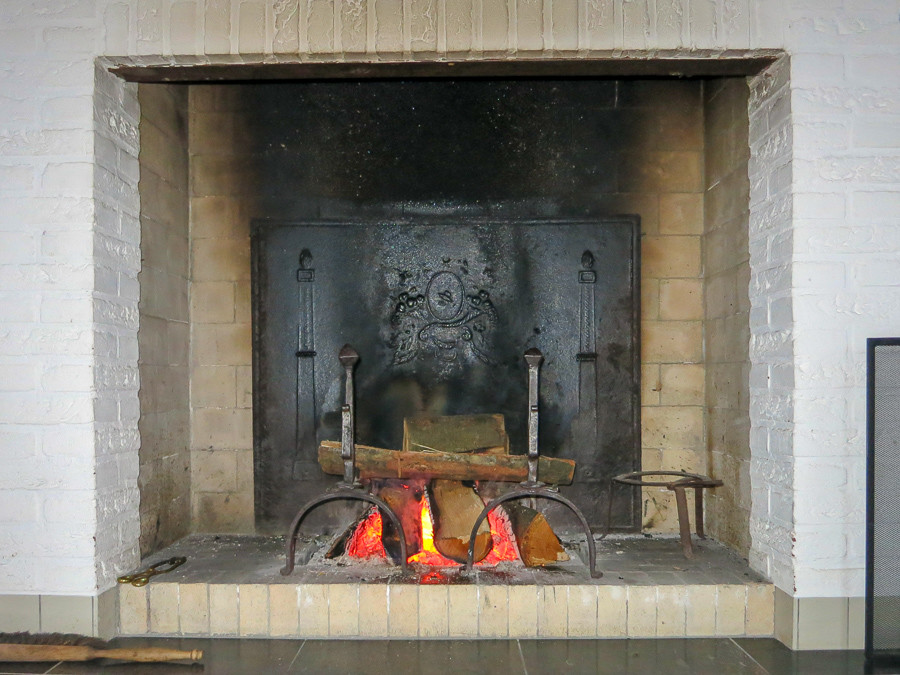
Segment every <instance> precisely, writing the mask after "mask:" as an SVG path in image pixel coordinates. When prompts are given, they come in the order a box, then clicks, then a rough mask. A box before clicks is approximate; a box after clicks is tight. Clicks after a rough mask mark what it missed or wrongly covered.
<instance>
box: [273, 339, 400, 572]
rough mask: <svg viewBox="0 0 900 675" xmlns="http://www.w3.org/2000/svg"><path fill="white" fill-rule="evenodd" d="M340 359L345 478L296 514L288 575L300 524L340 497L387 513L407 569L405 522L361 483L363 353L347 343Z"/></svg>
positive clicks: (288, 548) (290, 537)
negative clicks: (356, 392)
mask: <svg viewBox="0 0 900 675" xmlns="http://www.w3.org/2000/svg"><path fill="white" fill-rule="evenodd" d="M338 360H339V361H340V362H341V365H342V366H343V367H344V405H343V406H341V459H343V460H344V480H342V481H341V482H340V483H338V484H337V485H336V486H335V487H333V488H332V489H330V490H328V491H327V492H325V493H324V494H321V495H319V496H318V497H316V498H315V499H312V500H310V501H309V502H307V503H306V504H305V505H304V506H303V508H302V509H300V510H299V511H298V512H297V515H296V516H294V520H293V522H291V527H290V529H289V530H288V536H287V543H286V550H285V558H286V561H285V565H284V568H283V569H282V570H281V574H282V575H284V576H287V575H289V574H290V573H291V572H293V571H294V557H295V553H296V552H297V530H298V529H299V528H300V523H301V522H302V521H303V519H304V518H305V517H306V514H307V513H309V512H310V511H312V510H313V509H314V508H315V507H317V506H319V505H320V504H324V503H325V502H332V501H336V500H339V499H355V500H357V501H361V502H369V503H370V504H374V505H375V506H376V507H378V509H379V510H380V511H381V512H382V513H383V514H385V515H386V516H387V517H388V518H389V519H390V521H391V523H392V524H393V525H394V527H396V528H397V532H399V534H400V558H401V562H400V565H401V567H402V568H403V569H404V571H405V570H406V567H407V564H406V533H405V532H404V531H403V525H402V524H401V523H400V519H399V518H398V517H397V514H396V513H394V511H393V510H392V509H391V507H390V506H388V505H387V504H386V503H385V502H384V501H382V500H381V499H379V498H378V497H376V496H374V495H371V494H369V493H368V492H366V490H365V488H363V485H362V483H360V482H359V478H358V474H357V471H356V431H355V425H354V403H353V368H354V366H356V363H357V361H359V354H358V353H357V352H356V350H355V349H353V347H351V346H350V345H344V346H343V347H342V348H341V351H340V352H339V353H338Z"/></svg>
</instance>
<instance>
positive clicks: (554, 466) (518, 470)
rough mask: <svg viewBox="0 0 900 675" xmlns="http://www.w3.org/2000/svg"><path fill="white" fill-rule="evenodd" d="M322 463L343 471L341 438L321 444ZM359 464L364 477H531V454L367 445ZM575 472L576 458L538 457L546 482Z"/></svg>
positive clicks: (565, 479) (559, 481)
mask: <svg viewBox="0 0 900 675" xmlns="http://www.w3.org/2000/svg"><path fill="white" fill-rule="evenodd" d="M319 466H321V467H322V470H323V471H324V472H325V473H327V474H331V475H335V476H340V475H341V474H343V472H344V463H343V460H341V443H340V441H322V442H321V443H320V444H319ZM356 468H357V469H358V470H359V477H360V478H361V479H363V480H367V479H371V478H442V479H447V480H490V481H504V482H508V483H518V482H520V481H523V480H525V479H526V478H528V458H527V457H525V456H524V455H494V454H479V453H451V452H403V451H402V450H386V449H384V448H373V447H370V446H367V445H357V446H356ZM574 475H575V460H573V459H559V458H557V457H547V456H541V458H540V459H539V460H538V480H541V481H543V482H544V483H548V484H550V485H570V484H571V483H572V479H573V477H574Z"/></svg>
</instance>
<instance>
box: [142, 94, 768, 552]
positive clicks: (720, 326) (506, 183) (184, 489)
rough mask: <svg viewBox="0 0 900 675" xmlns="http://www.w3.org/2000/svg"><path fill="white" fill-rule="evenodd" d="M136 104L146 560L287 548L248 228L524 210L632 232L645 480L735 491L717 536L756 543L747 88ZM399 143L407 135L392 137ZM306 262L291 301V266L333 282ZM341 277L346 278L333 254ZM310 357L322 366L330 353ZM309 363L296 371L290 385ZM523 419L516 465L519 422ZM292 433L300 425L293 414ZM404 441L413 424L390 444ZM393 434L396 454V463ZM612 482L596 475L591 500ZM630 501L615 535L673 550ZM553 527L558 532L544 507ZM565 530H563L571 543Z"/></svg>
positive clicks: (650, 503) (299, 258)
mask: <svg viewBox="0 0 900 675" xmlns="http://www.w3.org/2000/svg"><path fill="white" fill-rule="evenodd" d="M413 92H415V93H413ZM420 94H421V98H418V97H419V95H420ZM426 94H427V95H426ZM140 95H141V104H142V125H141V138H142V151H141V162H142V178H141V193H142V227H143V237H144V245H143V254H144V271H143V272H142V280H141V287H142V308H141V310H142V318H141V369H142V370H141V377H142V391H141V403H142V417H141V435H142V447H141V466H142V468H141V490H142V506H141V510H142V551H143V552H144V553H145V554H146V553H149V552H151V551H153V550H157V549H159V548H161V547H163V546H165V545H166V544H167V543H169V542H171V541H173V540H175V539H177V538H179V537H180V536H182V535H183V534H185V533H186V532H188V531H198V532H218V533H252V532H255V531H259V532H266V531H268V532H272V533H279V532H282V530H281V529H280V528H278V527H274V526H270V525H266V524H264V525H260V519H259V513H260V510H259V501H260V497H259V494H258V493H257V490H258V488H259V485H258V481H257V477H258V472H257V474H255V473H254V463H255V459H254V433H253V425H254V423H256V424H258V423H259V422H258V420H259V417H260V413H259V411H258V410H255V409H254V406H255V400H254V396H258V395H259V391H258V390H259V389H260V382H259V381H257V382H254V376H253V369H254V363H253V351H252V334H253V310H252V294H251V285H252V284H251V276H252V274H251V269H252V264H251V261H252V260H253V259H254V258H253V256H251V251H250V239H251V223H253V222H254V221H255V222H257V223H262V222H265V223H267V224H268V225H260V226H258V227H260V230H259V231H260V232H263V231H267V232H269V233H271V232H273V231H275V230H277V229H279V228H281V229H290V228H286V227H284V226H286V225H288V224H292V223H294V224H295V223H303V224H305V225H307V226H308V225H310V224H311V223H323V222H327V223H329V224H330V225H334V224H335V223H338V224H341V223H343V224H347V223H350V222H352V223H354V224H356V225H358V224H359V223H360V221H363V223H364V224H363V229H365V227H367V226H368V227H372V228H375V227H387V226H389V225H390V224H392V223H397V222H400V221H404V222H410V221H412V222H416V221H418V222H424V221H428V222H430V223H432V224H433V223H443V224H446V223H447V222H449V221H455V219H456V218H457V217H458V216H466V217H470V218H471V219H472V220H474V221H476V222H479V221H480V222H481V223H484V222H486V221H491V222H493V223H495V224H496V223H498V222H509V221H511V220H514V219H516V218H518V219H522V217H523V214H524V216H525V217H526V218H527V219H530V220H531V221H543V222H548V221H566V222H570V223H571V222H577V223H592V224H593V225H592V226H593V227H596V224H597V223H600V222H602V221H603V220H604V219H609V218H611V217H615V216H617V214H637V216H639V218H640V221H639V222H640V231H639V236H640V249H641V251H640V253H641V263H642V264H641V266H640V270H639V279H638V280H637V281H638V283H637V284H636V286H635V288H638V287H639V288H640V300H639V301H638V302H637V303H635V305H634V306H635V307H637V308H639V311H640V314H639V317H638V321H637V323H638V324H639V325H640V329H641V332H640V336H641V337H640V342H641V344H640V350H639V353H640V364H639V370H640V377H639V379H638V378H636V379H635V384H637V383H638V382H639V385H640V388H639V392H637V391H636V392H635V393H639V395H640V396H639V401H638V402H636V403H635V415H634V418H633V419H637V417H638V415H639V417H640V419H641V425H640V427H639V428H637V429H636V430H635V434H634V439H633V441H634V447H635V448H636V450H635V451H634V452H633V454H632V457H631V460H630V461H631V462H632V463H633V464H632V466H633V468H644V469H662V470H670V469H672V470H686V471H695V472H698V473H705V474H709V475H713V476H715V477H721V478H723V479H724V480H725V483H726V486H725V488H724V489H722V490H720V491H719V492H718V493H716V494H715V495H712V498H711V499H709V500H708V503H707V507H708V515H707V528H708V530H709V531H710V533H711V534H713V536H715V537H716V538H717V539H719V540H721V541H723V542H726V543H728V544H729V545H731V546H733V547H735V548H736V549H737V550H738V551H742V552H746V550H747V549H748V548H749V531H748V522H749V517H748V513H749V493H750V489H749V472H748V465H749V450H748V448H749V442H748V438H747V434H748V429H749V424H748V421H747V419H748V414H747V406H748V403H747V384H746V382H747V378H748V373H749V364H748V358H747V356H746V345H747V344H748V342H749V340H748V329H747V326H748V321H747V315H748V312H749V306H748V301H747V291H746V284H747V279H748V278H749V268H748V265H747V255H746V237H747V233H746V220H747V216H746V214H747V207H748V199H747V191H748V186H747V185H746V161H747V155H748V152H747V143H746V136H747V129H746V124H747V122H746V103H747V92H746V83H745V82H744V80H742V79H737V78H720V79H713V80H701V79H685V80H676V79H619V80H615V79H587V78H568V79H567V78H555V79H543V80H540V79H521V80H510V79H507V80H469V81H465V80H443V81H429V80H423V81H351V82H343V83H336V82H303V83H300V82H297V83H279V84H253V85H251V84H220V85H191V86H190V87H181V88H179V87H177V86H170V85H141V88H140ZM465 120H468V122H466V124H468V125H469V127H468V128H467V127H465V126H464V125H463V126H461V121H465ZM401 132H402V133H403V134H405V135H403V136H402V138H403V139H405V140H400V141H397V140H396V138H394V140H391V139H392V137H397V136H400V135H401ZM185 149H186V151H185ZM473 158H474V159H473ZM634 222H636V221H634ZM267 228H268V229H267ZM263 236H269V235H268V234H267V235H263ZM551 239H552V237H551ZM276 246H277V245H276ZM355 247H357V245H356V244H354V246H353V247H351V248H354V250H355ZM305 248H309V247H304V246H301V247H299V248H297V247H294V248H293V249H291V250H289V251H287V252H286V253H285V255H286V256H287V257H289V258H290V259H291V265H292V269H291V270H290V273H291V274H292V275H293V279H294V284H295V289H294V290H295V291H296V284H297V282H296V279H297V276H296V275H297V273H298V272H299V271H301V270H302V269H309V270H312V269H315V270H316V273H317V274H319V273H320V272H319V270H321V269H322V268H321V267H319V265H320V263H321V262H322V261H323V258H322V256H321V255H318V254H317V252H316V251H315V250H313V248H310V251H309V253H310V254H311V256H312V258H311V259H305V258H304V255H303V252H304V249H305ZM576 248H577V247H576ZM585 250H590V247H584V248H582V249H580V250H578V251H577V252H576V253H575V254H573V255H571V256H569V257H568V258H567V260H566V266H565V271H564V272H561V273H560V274H559V275H558V276H560V277H565V276H566V275H570V277H571V276H572V275H574V276H575V277H576V278H577V274H578V273H579V272H580V271H589V269H587V268H585V266H584V265H582V263H581V256H582V254H583V253H584V251H585ZM288 254H289V255H288ZM596 259H597V260H598V261H600V258H599V257H597V258H596ZM635 259H636V258H635ZM601 264H602V261H601V262H596V263H595V268H594V269H597V270H599V269H600V266H601ZM330 265H331V267H339V268H342V269H343V268H346V267H347V266H346V265H345V264H344V265H343V266H342V262H341V260H340V256H337V257H336V260H333V261H331V263H330ZM440 271H443V270H437V269H435V270H433V272H434V273H437V272H440ZM430 278H433V277H430ZM435 283H437V282H435ZM476 286H477V284H476ZM477 290H483V289H480V288H476V291H477ZM386 298H389V299H390V298H392V296H391V294H390V293H388V294H387V295H386ZM296 299H297V298H296V296H295V297H294V301H295V305H296ZM394 299H395V298H394ZM348 307H349V308H350V310H352V309H353V308H354V305H353V304H352V303H350V304H349V305H348ZM348 313H352V312H348ZM608 318H609V317H608V315H601V316H599V317H598V320H599V321H600V323H601V324H602V323H603V322H604V321H605V320H608ZM388 323H389V321H388ZM531 328H532V329H534V328H535V326H531ZM538 328H540V326H538ZM374 334H375V337H374V338H373V339H374V340H376V341H377V340H381V341H382V342H383V343H385V342H388V341H389V338H390V336H386V337H387V339H385V336H382V335H380V334H379V333H378V331H374ZM284 340H285V346H286V348H287V349H290V350H291V353H292V354H296V352H298V351H301V350H300V349H298V346H297V333H296V331H295V332H293V333H290V334H288V335H285V337H284ZM291 342H292V343H293V345H292V346H291V345H290V344H288V343H291ZM520 342H522V341H520ZM526 346H528V345H526V344H519V345H517V346H516V349H518V350H519V353H521V351H523V350H524V348H525V347H526ZM315 351H316V352H317V356H316V358H321V359H322V360H323V362H325V361H326V360H327V359H329V358H332V355H330V354H328V353H327V351H328V350H327V349H325V348H323V349H322V350H321V353H319V350H318V349H316V350H315ZM372 351H374V350H372ZM545 351H548V353H549V351H550V350H546V349H545ZM598 353H599V350H598ZM370 354H371V352H370ZM362 355H363V359H364V360H365V359H366V358H369V359H370V360H371V358H372V357H371V356H367V354H366V353H365V351H363V354H362ZM606 356H611V355H606ZM293 358H294V365H293V366H292V369H291V370H292V372H290V373H286V376H291V377H293V378H294V380H295V382H296V377H297V374H296V369H297V366H296V356H294V357H293ZM476 360H477V359H476ZM363 362H365V361H363ZM329 367H333V366H329ZM325 379H326V380H327V379H328V378H327V377H326V378H325ZM331 379H332V380H334V377H331ZM509 379H510V382H511V385H510V386H513V387H519V388H521V389H524V382H523V381H518V382H516V381H515V378H509ZM295 388H296V385H295ZM326 396H331V397H332V398H334V399H335V400H336V396H335V395H334V394H333V393H332V394H326ZM428 398H429V397H428V396H426V397H425V399H426V406H427V402H428ZM513 398H515V397H513ZM512 407H515V406H512ZM332 410H334V408H332ZM519 410H520V409H519ZM442 412H447V410H443V411H442ZM451 412H461V413H476V412H477V413H491V412H496V411H495V410H493V409H491V408H489V407H484V406H479V407H478V409H477V410H475V409H468V410H454V411H451ZM507 414H508V415H509V419H508V428H509V432H510V437H511V438H512V439H514V440H513V445H514V447H516V446H518V447H519V448H521V447H522V446H521V445H520V444H519V442H518V441H517V440H515V439H516V435H517V434H518V435H519V436H520V438H521V434H523V431H522V430H523V427H524V425H523V423H522V421H523V417H522V415H523V413H522V412H516V411H514V410H510V412H509V413H507ZM516 415H518V417H516ZM284 417H285V418H287V420H288V422H289V423H293V424H294V425H296V424H297V417H298V411H297V409H296V407H295V408H294V409H293V410H289V411H287V412H285V414H284ZM320 417H321V418H322V419H324V420H326V421H328V420H329V419H331V420H332V421H333V417H332V418H328V417H327V415H320ZM398 425H402V419H400V420H397V424H394V425H391V426H392V427H393V428H394V429H397V428H398ZM626 426H627V425H626ZM324 429H325V431H323V432H322V433H323V434H324V433H326V432H327V431H328V425H327V424H326V425H325V427H324ZM331 429H332V430H333V429H334V427H331ZM317 434H318V431H317ZM329 434H330V432H329ZM394 434H395V435H394V438H393V439H390V438H388V439H387V440H386V441H384V443H385V444H387V445H392V444H396V443H397V432H394ZM332 435H333V434H332ZM257 438H258V436H257ZM323 438H324V436H321V437H320V436H319V435H317V436H316V437H315V438H314V439H313V447H315V445H316V444H317V443H318V442H319V441H321V440H323ZM257 443H258V440H257ZM628 443H629V442H628V441H626V442H625V443H621V445H628ZM288 445H289V450H291V451H295V450H296V445H291V444H288ZM173 448H174V449H175V450H173ZM517 451H518V452H521V450H514V452H517ZM548 451H550V452H552V450H551V449H550V444H548ZM294 464H295V463H293V464H292V465H291V467H290V469H289V470H288V471H287V472H286V473H288V474H290V476H292V477H293V476H294V475H295V471H298V472H300V474H299V475H304V474H303V472H306V474H305V475H309V476H311V477H314V479H315V480H316V481H319V484H320V486H324V485H325V484H327V483H328V482H329V481H331V480H332V479H328V478H326V477H325V474H324V473H321V469H320V468H319V467H318V464H317V462H315V461H313V462H309V463H307V465H306V466H299V467H297V466H295V465H294ZM257 469H258V467H257ZM314 471H315V472H317V473H315V474H314V473H313V472H314ZM612 473H614V471H613V470H610V469H609V468H607V469H606V470H603V471H599V472H598V474H597V476H596V482H595V485H594V487H597V491H596V493H595V495H596V501H597V502H598V503H600V502H602V499H603V497H604V492H603V488H601V486H602V485H603V483H604V482H605V481H607V480H608V479H609V477H610V475H611V474H612ZM292 479H293V478H292ZM582 484H587V483H582ZM630 498H631V499H633V504H632V509H633V511H632V513H631V515H630V516H629V517H630V518H632V520H630V521H627V518H626V519H625V520H624V521H621V522H620V523H619V527H620V529H625V530H627V529H631V530H636V529H641V530H644V531H646V532H651V533H653V532H674V531H676V529H677V520H676V518H675V504H674V501H673V500H672V498H671V495H669V494H666V493H665V492H664V491H654V490H645V491H643V492H632V493H631V496H630ZM626 501H628V499H626ZM172 504H177V505H178V508H177V509H172V508H171V505H172ZM295 506H296V505H295ZM334 513H338V514H340V512H339V511H335V512H334ZM351 515H352V516H353V517H356V516H357V515H358V514H356V513H353V514H348V513H345V514H341V515H339V516H338V517H335V516H334V515H331V516H327V515H326V516H323V517H322V518H323V519H322V520H321V521H319V522H318V523H315V522H312V523H311V526H312V527H313V530H314V531H316V529H322V528H325V529H328V530H329V531H332V530H335V529H338V528H339V526H338V522H339V521H340V522H341V523H343V522H345V521H346V520H348V519H349V518H350V516H351ZM548 518H549V519H550V520H554V519H555V518H556V515H554V513H553V510H552V509H551V512H550V513H549V514H548ZM564 521H565V518H562V519H561V521H560V522H554V523H553V525H554V527H559V529H560V531H561V533H562V534H565V532H566V531H567V529H569V525H570V523H566V522H564ZM595 522H596V521H595ZM600 522H602V521H600Z"/></svg>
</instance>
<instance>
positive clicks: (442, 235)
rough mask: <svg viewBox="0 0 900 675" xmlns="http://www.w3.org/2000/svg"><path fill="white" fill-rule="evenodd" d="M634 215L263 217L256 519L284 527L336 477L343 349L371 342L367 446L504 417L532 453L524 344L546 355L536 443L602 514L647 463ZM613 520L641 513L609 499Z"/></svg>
mask: <svg viewBox="0 0 900 675" xmlns="http://www.w3.org/2000/svg"><path fill="white" fill-rule="evenodd" d="M638 237H639V226H638V218H637V217H630V216H629V217H617V218H606V219H590V220H587V219H585V220H578V219H571V220H534V219H526V218H511V217H507V218H483V219H481V218H478V219H466V220H463V219H454V218H452V217H447V218H438V217H431V218H419V219H416V220H415V221H412V220H404V219H373V220H371V221H352V222H351V221H342V222H304V223H291V222H283V223H282V222H279V223H273V222H269V221H259V222H256V223H255V224H254V230H253V247H254V257H253V264H254V282H253V283H254V297H253V301H254V307H253V316H254V383H253V385H254V389H253V392H254V457H255V460H254V461H255V472H256V475H255V486H256V520H257V528H258V530H259V531H261V532H281V531H283V530H284V528H285V527H286V525H287V523H288V522H289V521H290V518H291V516H292V515H293V514H294V513H295V512H296V510H297V508H298V507H299V506H300V505H301V504H303V503H304V502H306V501H308V500H309V499H310V498H312V497H314V496H315V495H316V494H318V493H320V492H322V491H323V490H324V489H325V488H327V487H328V486H330V485H331V484H333V483H334V481H335V479H334V478H333V477H327V476H325V474H324V473H323V472H322V470H321V469H320V468H319V465H318V463H317V459H316V451H317V447H318V443H319V441H321V440H324V439H338V438H340V409H341V403H342V398H341V392H342V389H341V381H342V380H341V377H342V373H341V371H340V364H339V363H338V362H337V360H336V359H335V358H334V354H336V353H337V352H338V350H339V349H340V347H341V345H343V344H345V343H350V344H353V345H354V347H355V348H356V349H357V351H358V352H359V354H360V361H359V365H358V367H357V373H356V378H357V383H356V390H357V393H356V400H357V415H356V424H357V430H356V436H357V439H356V440H357V442H358V443H361V444H365V445H374V446H380V447H384V448H393V449H398V448H400V446H401V440H402V422H403V418H404V417H408V416H412V415H415V414H417V413H428V414H443V415H451V414H473V413H501V414H503V415H505V417H506V428H507V430H508V432H509V435H510V442H511V451H512V452H513V453H518V454H524V453H525V448H526V425H527V420H526V413H525V411H526V410H527V405H526V403H527V388H526V386H525V378H524V377H523V373H524V366H523V364H522V358H521V355H522V353H523V351H525V350H526V349H529V348H531V347H536V348H538V349H540V351H541V352H542V353H543V354H544V356H545V359H546V361H545V364H544V366H543V373H542V374H543V378H544V381H543V382H544V383H543V387H542V391H541V400H540V408H541V415H542V419H541V427H540V445H541V450H542V454H545V455H549V456H558V457H567V458H573V459H575V460H576V462H577V468H576V474H575V483H574V484H573V485H572V486H570V487H563V488H562V494H563V495H565V496H566V497H568V498H569V499H571V500H572V501H573V502H574V503H575V504H577V505H578V507H579V508H580V509H581V510H583V511H584V513H585V515H586V516H587V519H588V522H589V523H590V525H591V526H592V527H595V528H600V527H602V526H605V524H606V509H605V502H604V499H605V496H606V492H607V486H608V482H609V479H610V477H611V476H615V475H618V474H621V473H626V472H629V471H635V470H637V469H639V468H640V466H639V463H640V462H639V457H640V423H639V415H640V401H639V372H640V357H639V344H640V343H639V339H638V337H639V334H638V325H639V301H638V297H639V293H638V280H639V276H640V272H639V264H638V261H639V240H638ZM613 496H614V498H615V500H616V501H615V502H614V504H613V525H614V527H616V528H618V529H634V528H636V527H637V526H638V525H639V511H638V508H637V500H636V498H634V496H633V495H630V494H614V495H613Z"/></svg>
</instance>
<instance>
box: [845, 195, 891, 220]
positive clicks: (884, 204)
mask: <svg viewBox="0 0 900 675" xmlns="http://www.w3.org/2000/svg"><path fill="white" fill-rule="evenodd" d="M853 215H854V216H855V217H857V218H866V219H873V220H892V221H894V222H896V221H897V219H898V218H900V190H895V191H879V192H875V191H857V192H855V193H854V194H853Z"/></svg>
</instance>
